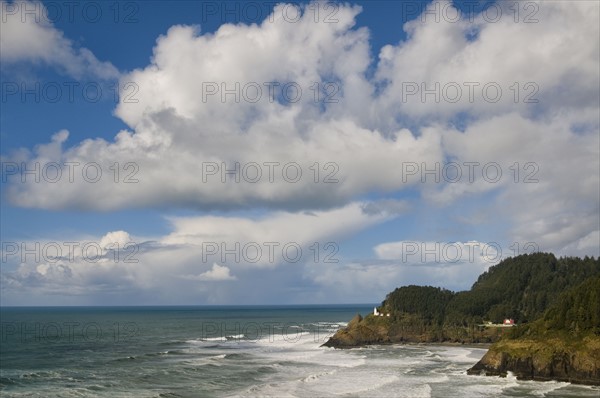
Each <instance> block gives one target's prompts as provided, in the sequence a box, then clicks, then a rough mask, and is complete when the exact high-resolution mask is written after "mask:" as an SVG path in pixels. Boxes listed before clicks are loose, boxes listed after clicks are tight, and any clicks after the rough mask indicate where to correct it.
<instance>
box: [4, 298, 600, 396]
mask: <svg viewBox="0 0 600 398" xmlns="http://www.w3.org/2000/svg"><path fill="white" fill-rule="evenodd" d="M372 308H373V306H372V305H343V306H340V305H332V306H246V307H231V306H214V307H213V306H211V307H187V306H186V307H56V308H48V307H45V308H23V307H19V308H17V307H13V308H6V307H3V308H1V309H0V317H1V319H0V321H1V330H0V331H1V336H0V343H1V346H0V396H1V397H44V398H46V397H239V396H251V397H252V396H256V397H258V396H260V397H339V396H343V397H410V398H417V397H443V398H447V397H461V398H465V397H527V396H535V397H544V396H545V397H598V396H600V389H598V388H597V387H587V386H576V385H571V384H569V383H559V382H534V381H518V380H516V378H515V377H512V376H510V375H509V377H507V378H498V377H484V376H468V375H467V374H466V370H467V369H468V368H470V367H471V366H472V365H473V364H475V363H476V362H477V361H478V360H479V359H480V358H481V357H482V356H483V354H484V353H485V349H482V348H472V347H464V346H436V345H389V346H371V347H367V348H360V349H352V350H336V349H332V348H325V347H321V344H323V343H324V342H325V341H326V340H327V338H328V337H329V336H331V335H332V334H333V333H334V332H335V331H336V330H337V329H338V328H340V327H342V326H344V325H345V324H346V322H347V321H348V320H349V319H351V318H352V317H353V316H354V315H355V314H356V313H361V314H363V315H365V314H367V313H368V312H370V310H371V309H372Z"/></svg>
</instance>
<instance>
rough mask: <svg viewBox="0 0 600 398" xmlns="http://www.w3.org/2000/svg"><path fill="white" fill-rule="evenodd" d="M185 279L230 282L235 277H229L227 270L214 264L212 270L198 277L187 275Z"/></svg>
mask: <svg viewBox="0 0 600 398" xmlns="http://www.w3.org/2000/svg"><path fill="white" fill-rule="evenodd" d="M186 278H187V279H191V280H197V281H205V282H213V281H231V280H235V279H237V278H236V277H235V276H233V275H231V273H230V270H229V268H227V267H226V266H224V265H219V264H217V263H214V264H213V266H212V268H211V269H210V270H208V271H206V272H203V273H201V274H199V275H187V276H186Z"/></svg>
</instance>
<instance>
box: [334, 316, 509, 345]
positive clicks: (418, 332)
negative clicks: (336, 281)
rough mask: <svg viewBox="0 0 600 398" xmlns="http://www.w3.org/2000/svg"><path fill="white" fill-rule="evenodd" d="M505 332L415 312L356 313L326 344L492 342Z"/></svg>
mask: <svg viewBox="0 0 600 398" xmlns="http://www.w3.org/2000/svg"><path fill="white" fill-rule="evenodd" d="M506 332H507V330H503V329H492V328H489V329H486V328H479V327H448V326H446V327H442V326H437V325H431V324H428V323H426V322H424V321H423V319H422V318H421V317H420V316H418V315H414V314H413V315H411V314H404V315H403V316H401V317H389V318H388V317H376V316H373V315H367V316H366V317H365V318H363V317H361V316H360V315H356V316H355V317H354V318H353V319H352V321H350V322H349V323H348V326H346V327H345V328H343V329H340V330H338V331H337V332H336V333H335V334H334V335H333V336H332V337H331V338H330V339H329V340H328V341H327V342H326V343H325V344H323V346H325V347H334V348H355V347H363V346H367V345H370V344H393V343H447V342H450V343H469V344H473V343H492V342H494V341H498V340H499V339H500V338H501V337H502V335H503V334H505V333H506Z"/></svg>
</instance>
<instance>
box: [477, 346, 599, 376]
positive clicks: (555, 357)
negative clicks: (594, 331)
mask: <svg viewBox="0 0 600 398" xmlns="http://www.w3.org/2000/svg"><path fill="white" fill-rule="evenodd" d="M507 372H512V373H513V374H514V375H515V376H517V378H518V379H524V380H539V381H547V380H557V381H565V382H571V383H577V384H590V385H600V337H587V338H585V339H584V340H583V342H579V343H578V344H576V345H572V344H565V342H564V340H561V339H550V340H547V341H535V340H514V341H504V340H503V341H501V342H499V343H496V344H494V345H493V346H492V347H490V349H489V351H488V352H487V353H486V354H485V355H484V357H483V358H482V359H481V360H480V361H479V362H477V364H475V366H473V367H472V368H471V369H469V370H468V371H467V373H468V374H470V375H487V376H506V374H507Z"/></svg>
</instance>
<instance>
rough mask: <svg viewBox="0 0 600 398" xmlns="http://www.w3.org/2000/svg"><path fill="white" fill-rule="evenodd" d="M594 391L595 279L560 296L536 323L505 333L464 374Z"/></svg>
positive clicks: (597, 375)
mask: <svg viewBox="0 0 600 398" xmlns="http://www.w3.org/2000/svg"><path fill="white" fill-rule="evenodd" d="M508 371H511V372H513V373H515V374H516V375H517V377H518V378H522V379H535V380H561V381H569V382H573V383H584V384H594V385H600V276H596V277H590V278H588V279H587V280H585V281H584V282H583V283H581V284H579V285H577V286H575V287H572V288H571V289H569V290H567V291H566V292H563V293H562V294H561V295H560V296H559V297H558V299H557V300H556V301H555V303H554V304H553V305H552V306H551V307H550V308H549V309H548V310H547V311H546V312H545V313H544V315H543V316H542V317H540V318H539V319H538V320H536V321H534V322H532V323H529V324H526V325H522V326H519V327H517V328H511V330H510V332H509V333H508V334H507V335H506V336H505V338H503V339H502V340H500V341H498V342H497V343H496V344H494V345H493V346H491V347H490V350H489V351H488V353H487V354H486V355H485V356H484V357H483V358H482V359H481V361H479V362H478V363H477V364H476V365H475V366H473V368H471V369H469V371H468V373H469V374H481V373H484V374H487V375H501V376H504V375H506V373H507V372H508Z"/></svg>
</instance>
